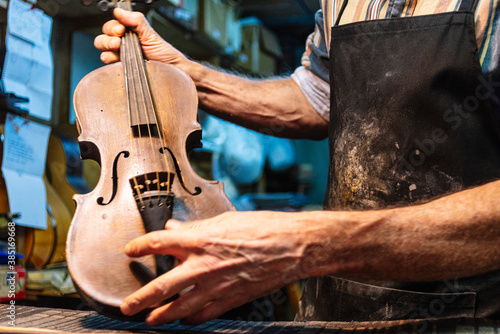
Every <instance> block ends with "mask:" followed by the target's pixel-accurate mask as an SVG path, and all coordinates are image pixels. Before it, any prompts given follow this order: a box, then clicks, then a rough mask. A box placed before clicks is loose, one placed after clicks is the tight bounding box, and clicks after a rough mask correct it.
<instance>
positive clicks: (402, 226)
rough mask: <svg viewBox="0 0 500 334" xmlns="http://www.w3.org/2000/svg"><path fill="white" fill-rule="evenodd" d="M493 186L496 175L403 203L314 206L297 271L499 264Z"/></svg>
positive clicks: (499, 217)
mask: <svg viewBox="0 0 500 334" xmlns="http://www.w3.org/2000/svg"><path fill="white" fill-rule="evenodd" d="M499 189H500V181H497V182H494V183H490V184H487V185H484V186H481V187H477V188H474V189H469V190H466V191H462V192H459V193H456V194H453V195H449V196H446V197H443V198H440V199H437V200H434V201H431V202H429V203H426V204H422V205H415V206H410V207H405V208H396V209H388V210H379V211H365V212H331V211H330V212H328V211H325V212H317V213H315V214H314V215H313V218H312V219H313V220H314V221H315V222H316V223H318V224H317V226H316V227H310V228H311V230H310V231H307V232H305V233H304V235H308V241H306V244H307V245H308V246H307V247H306V248H305V249H304V252H303V259H302V261H301V262H302V264H301V266H300V267H301V268H299V271H298V272H297V273H296V274H301V275H302V276H318V275H324V274H332V275H336V276H341V277H352V278H367V279H380V280H402V281H432V280H443V279H451V278H456V277H465V276H472V275H477V274H481V273H484V272H488V271H493V270H496V269H500V210H498V209H497V208H498V203H499V201H500V192H499V191H498V190H499ZM309 223H311V224H309V225H312V222H309ZM314 262H315V263H316V264H317V265H316V266H314V270H305V269H304V268H307V263H314ZM304 263H305V265H304ZM309 266H310V265H309Z"/></svg>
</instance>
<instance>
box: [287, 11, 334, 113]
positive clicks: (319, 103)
mask: <svg viewBox="0 0 500 334" xmlns="http://www.w3.org/2000/svg"><path fill="white" fill-rule="evenodd" d="M315 21H316V27H315V30H314V32H313V33H312V34H311V35H309V37H308V38H307V41H306V50H305V52H304V54H303V55H302V59H301V64H302V66H300V67H298V68H297V69H296V70H295V72H294V73H293V74H292V78H293V79H294V80H295V81H296V82H297V84H298V85H299V87H300V88H301V90H302V92H303V93H304V95H305V96H306V98H307V99H308V101H309V102H310V103H311V105H312V106H313V108H314V109H315V110H316V111H317V112H318V114H320V115H321V117H323V118H324V119H326V120H327V121H328V120H329V119H330V75H329V63H330V57H329V55H328V49H327V47H326V43H325V36H324V27H323V26H324V24H323V14H322V11H321V10H320V11H318V12H316V15H315Z"/></svg>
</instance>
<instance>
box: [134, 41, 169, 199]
mask: <svg viewBox="0 0 500 334" xmlns="http://www.w3.org/2000/svg"><path fill="white" fill-rule="evenodd" d="M134 46H135V51H136V52H137V54H141V47H140V44H139V41H138V40H137V43H134ZM143 66H144V67H143V68H142V69H143V80H144V83H145V92H146V95H147V98H148V100H149V105H150V106H151V108H152V111H153V116H154V121H155V124H156V128H157V129H158V136H159V139H160V142H161V143H162V145H163V147H166V146H167V145H166V141H165V138H164V136H163V131H162V127H161V126H160V125H161V124H160V122H159V120H158V113H157V111H156V107H155V103H154V99H153V96H152V92H151V87H150V84H149V82H148V78H147V74H146V68H145V66H146V65H145V64H143ZM148 121H149V120H148ZM163 147H162V148H163ZM164 153H165V152H164ZM163 160H164V164H165V167H166V170H167V192H170V187H171V176H170V175H171V174H170V166H169V164H168V160H167V155H166V154H163ZM157 178H158V180H159V176H158V172H157ZM160 186H161V184H159V185H158V190H160ZM162 204H163V203H161V202H159V205H162Z"/></svg>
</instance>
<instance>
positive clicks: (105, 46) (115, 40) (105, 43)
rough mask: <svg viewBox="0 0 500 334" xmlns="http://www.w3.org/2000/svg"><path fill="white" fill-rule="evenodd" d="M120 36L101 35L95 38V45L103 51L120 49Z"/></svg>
mask: <svg viewBox="0 0 500 334" xmlns="http://www.w3.org/2000/svg"><path fill="white" fill-rule="evenodd" d="M120 44H121V40H120V37H110V36H108V35H99V36H97V37H96V38H95V39H94V46H95V47H96V48H97V49H98V50H101V51H120Z"/></svg>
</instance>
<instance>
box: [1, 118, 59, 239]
mask: <svg viewBox="0 0 500 334" xmlns="http://www.w3.org/2000/svg"><path fill="white" fill-rule="evenodd" d="M49 134H50V127H48V126H46V125H41V124H38V123H35V122H32V121H29V120H26V119H24V118H22V117H19V116H14V115H12V114H7V118H6V120H5V140H4V148H3V162H2V173H3V175H4V178H5V183H6V185H7V193H8V196H9V205H10V212H11V213H20V214H21V218H20V219H18V220H16V223H17V224H18V225H22V226H28V227H35V228H41V229H46V228H47V210H46V203H47V197H46V192H45V184H44V181H43V173H44V170H45V157H46V156H47V145H48V140H49Z"/></svg>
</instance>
